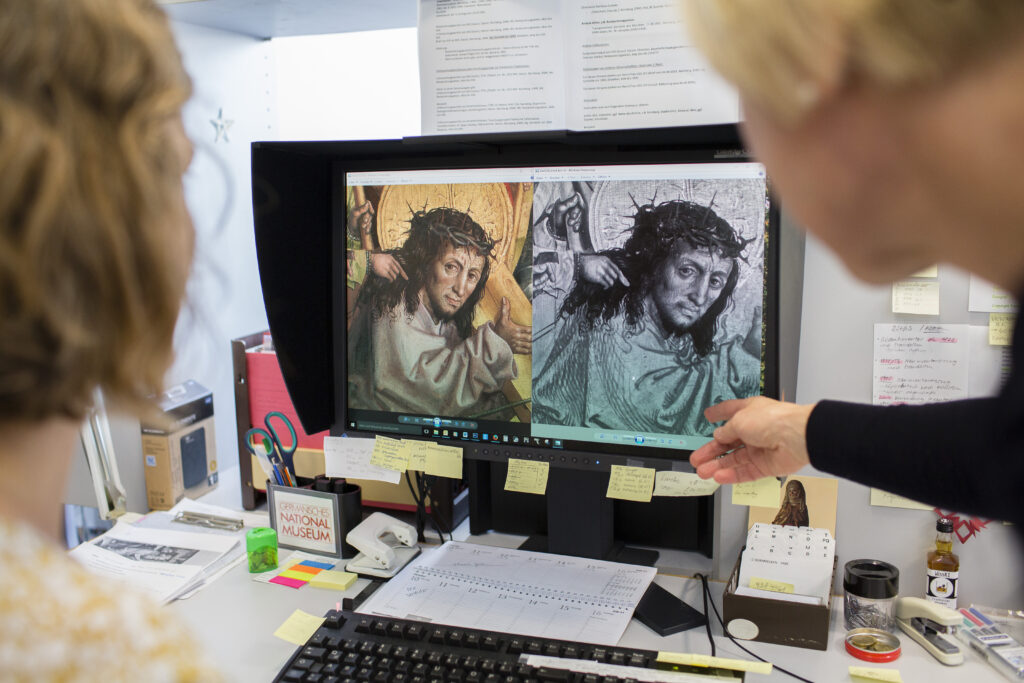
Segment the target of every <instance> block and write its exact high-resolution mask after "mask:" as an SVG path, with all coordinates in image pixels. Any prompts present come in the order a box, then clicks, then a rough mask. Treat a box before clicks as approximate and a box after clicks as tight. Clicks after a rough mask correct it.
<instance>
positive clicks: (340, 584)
mask: <svg viewBox="0 0 1024 683" xmlns="http://www.w3.org/2000/svg"><path fill="white" fill-rule="evenodd" d="M357 578H359V577H358V576H356V575H355V574H353V573H352V572H342V571H338V570H337V569H325V570H324V571H322V572H320V573H319V574H317V575H316V576H313V577H311V578H310V579H309V585H310V586H313V587H314V588H329V589H331V590H336V591H343V590H348V589H349V588H350V587H351V586H352V584H353V583H355V582H356V579H357Z"/></svg>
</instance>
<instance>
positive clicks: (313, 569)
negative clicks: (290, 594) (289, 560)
mask: <svg viewBox="0 0 1024 683" xmlns="http://www.w3.org/2000/svg"><path fill="white" fill-rule="evenodd" d="M333 568H334V565H333V564H331V563H329V562H317V561H315V560H303V561H302V562H299V563H298V564H293V565H291V566H290V567H288V569H285V570H284V571H283V572H281V573H280V574H278V575H277V576H275V577H274V578H272V579H271V580H270V583H276V584H277V585H279V586H288V587H289V588H302V587H303V586H305V585H306V584H307V583H309V582H310V580H311V579H312V578H313V577H314V576H316V575H317V574H319V573H320V572H322V571H324V570H329V569H333Z"/></svg>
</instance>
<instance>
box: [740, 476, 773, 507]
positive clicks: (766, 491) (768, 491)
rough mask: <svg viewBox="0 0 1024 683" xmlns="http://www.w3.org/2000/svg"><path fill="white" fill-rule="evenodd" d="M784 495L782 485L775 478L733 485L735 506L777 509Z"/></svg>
mask: <svg viewBox="0 0 1024 683" xmlns="http://www.w3.org/2000/svg"><path fill="white" fill-rule="evenodd" d="M781 495H782V484H781V483H779V480H778V479H776V478H775V477H764V478H763V479H758V480H757V481H745V482H743V483H742V484H733V485H732V504H733V505H748V506H750V505H755V506H757V507H771V508H777V507H778V506H779V497H780V496H781Z"/></svg>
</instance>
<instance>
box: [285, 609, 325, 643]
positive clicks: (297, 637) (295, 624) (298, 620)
mask: <svg viewBox="0 0 1024 683" xmlns="http://www.w3.org/2000/svg"><path fill="white" fill-rule="evenodd" d="M323 623H324V618H323V617H314V616H313V615H312V614H307V613H306V612H303V611H302V610H300V609H297V610H295V611H294V612H292V615H291V616H290V617H288V618H287V619H285V620H284V623H283V624H281V625H280V626H278V627H277V630H276V631H274V636H275V637H277V638H280V639H281V640H287V641H288V642H289V643H292V644H293V645H305V644H306V641H307V640H309V637H310V636H311V635H313V634H314V633H316V630H317V629H318V628H320V626H321V625H322V624H323Z"/></svg>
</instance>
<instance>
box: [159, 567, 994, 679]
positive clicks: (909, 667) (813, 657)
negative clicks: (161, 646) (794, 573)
mask: <svg viewBox="0 0 1024 683" xmlns="http://www.w3.org/2000/svg"><path fill="white" fill-rule="evenodd" d="M657 581H658V583H660V584H661V585H662V586H664V587H665V588H666V589H668V590H669V591H670V592H672V593H674V594H676V595H682V597H683V599H684V600H685V601H686V602H688V603H690V604H691V605H693V606H694V607H696V608H697V609H700V610H703V604H702V601H701V596H700V592H701V591H700V582H699V581H696V580H693V579H683V578H680V577H675V576H664V575H659V576H658V578H657ZM365 584H366V581H365V580H364V579H360V580H359V581H357V582H356V584H355V585H354V586H353V587H352V588H351V589H349V590H348V591H347V592H345V593H337V592H334V591H326V590H320V589H316V588H311V587H308V586H307V587H304V588H300V589H298V590H293V589H289V588H284V587H281V586H274V585H270V584H265V583H259V582H256V581H253V580H252V579H251V578H250V575H249V572H248V571H247V568H246V566H245V565H244V564H243V565H239V566H237V567H234V568H232V569H231V570H230V571H229V572H228V573H227V574H226V575H225V576H223V577H221V578H220V579H219V580H218V581H217V582H215V583H213V584H212V585H210V586H207V587H206V588H204V589H203V590H201V591H199V592H198V593H197V594H195V595H194V596H192V597H191V598H189V599H187V600H180V601H177V602H174V603H172V604H171V605H169V606H168V608H167V609H169V610H171V611H172V612H175V613H176V614H177V615H178V616H179V617H181V618H183V619H184V620H185V621H186V622H187V623H189V624H190V625H191V626H192V627H193V629H194V633H195V635H196V636H197V638H198V639H199V640H200V641H201V642H202V643H204V644H205V646H206V647H207V649H209V651H210V652H211V654H212V655H213V657H214V660H215V661H217V662H218V663H219V664H220V665H221V666H222V667H223V668H224V669H225V671H226V672H228V673H229V674H230V675H231V676H232V678H231V680H237V681H270V680H271V679H272V678H273V676H274V675H275V674H276V673H277V672H278V670H280V668H281V667H282V666H283V665H284V663H285V661H287V659H288V658H289V657H290V656H291V654H292V652H294V651H295V646H294V645H292V644H290V643H286V642H285V641H283V640H280V639H278V638H275V637H274V636H273V633H274V631H275V630H277V627H278V626H280V625H281V623H282V622H284V620H285V619H287V618H288V616H289V615H291V613H292V611H293V610H295V609H301V610H303V611H305V612H308V613H310V614H315V615H318V616H319V615H322V614H323V613H324V612H326V611H327V610H328V609H331V608H332V607H334V604H335V602H338V601H340V600H341V596H354V595H356V594H357V593H358V592H359V591H360V590H361V588H362V586H364V585H365ZM711 587H712V592H713V593H714V594H715V604H716V605H718V608H719V610H721V608H722V607H721V593H722V589H723V587H724V584H723V583H719V582H713V583H712V584H711ZM842 613H843V608H842V600H841V599H835V601H834V603H833V609H832V627H831V629H830V642H829V648H828V650H827V651H825V652H820V651H818V650H805V649H802V648H794V647H786V646H784V645H767V644H764V643H753V642H752V643H745V645H746V646H747V647H748V648H749V649H750V650H751V651H753V652H756V653H757V654H759V655H760V656H762V657H764V658H765V659H768V660H769V661H771V662H772V663H774V664H778V665H780V666H782V667H784V668H786V669H789V670H790V671H793V672H794V673H797V674H799V675H801V676H803V677H804V678H808V679H810V680H813V681H826V682H831V681H847V680H849V677H848V676H847V668H848V667H849V666H851V665H865V666H873V665H868V664H866V663H864V662H861V661H859V660H856V659H854V658H853V657H851V656H850V655H848V654H847V653H846V651H845V650H844V648H843V635H844V631H843V624H842ZM712 621H715V620H714V616H713V615H712ZM712 632H713V633H714V634H715V643H716V645H717V647H718V655H719V656H721V657H735V658H739V659H748V658H749V657H748V656H747V655H746V654H745V653H743V652H742V651H740V650H739V649H738V648H737V647H736V646H734V645H733V644H732V643H731V642H730V641H729V640H728V639H727V638H725V637H724V636H722V635H721V629H720V628H718V627H717V623H715V625H714V626H713V628H712ZM900 640H901V642H902V644H903V654H902V656H900V658H899V659H898V660H896V661H895V662H893V663H892V664H887V665H878V666H885V667H886V668H898V669H899V670H900V673H901V674H902V677H903V680H904V681H906V682H907V683H913V682H916V681H927V682H928V683H944V682H946V681H949V682H953V681H957V682H962V681H971V683H983V682H984V681H1001V680H1004V679H1003V678H1001V677H1000V676H999V675H998V674H997V673H996V671H995V670H994V669H992V668H991V667H990V666H989V665H988V664H987V663H985V662H984V661H982V660H981V659H980V658H979V657H978V656H977V655H976V654H975V653H973V652H968V653H966V661H965V662H964V664H962V665H961V666H956V667H946V666H943V665H942V664H939V663H938V662H937V661H935V660H934V659H932V657H930V656H929V655H928V654H927V653H926V652H925V651H924V649H923V648H921V647H920V646H919V645H917V644H916V643H914V642H912V641H911V640H910V639H909V638H907V637H906V636H903V637H901V638H900ZM619 644H620V645H624V646H629V647H637V648H645V649H650V650H671V651H676V652H697V653H704V654H710V648H709V647H708V642H707V635H706V634H705V631H704V630H703V629H693V630H690V631H686V632H683V633H677V634H675V635H672V636H667V637H664V638H662V637H659V636H657V635H655V634H654V633H653V632H652V631H650V630H649V629H648V628H647V627H645V626H643V625H642V624H640V623H638V622H636V621H635V620H634V621H632V622H630V625H629V627H628V628H627V629H626V633H625V634H624V635H623V637H622V640H621V641H620V642H619ZM747 680H748V681H752V682H753V683H758V682H759V681H765V683H775V682H776V681H779V682H781V681H794V680H795V679H793V678H790V677H789V676H786V675H785V674H782V673H780V672H778V671H773V672H772V674H771V675H770V676H759V675H756V674H749V675H748V678H747Z"/></svg>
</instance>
